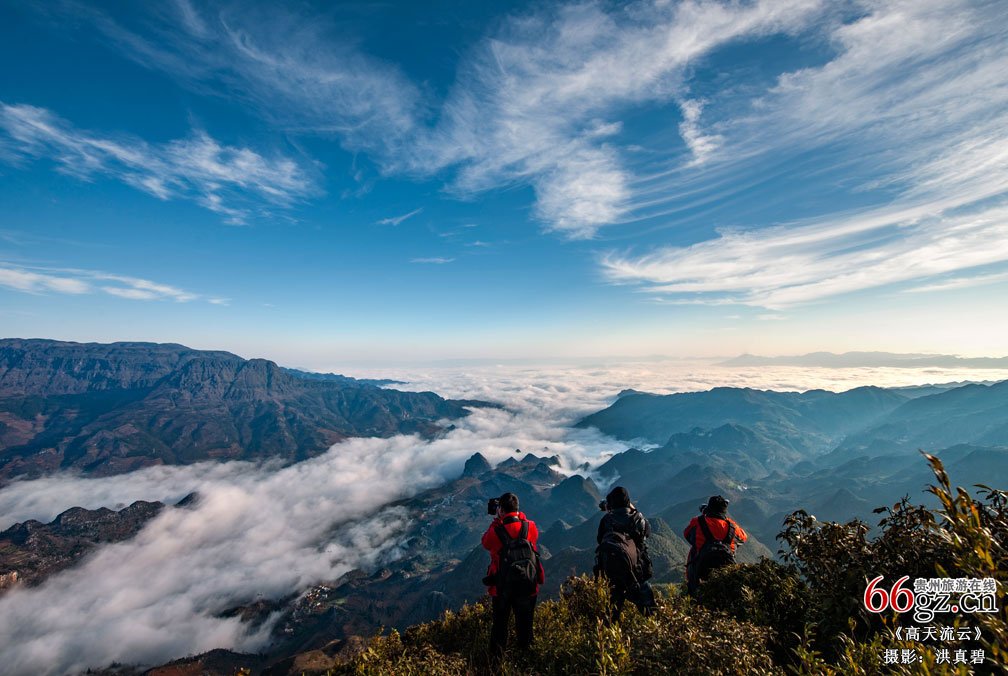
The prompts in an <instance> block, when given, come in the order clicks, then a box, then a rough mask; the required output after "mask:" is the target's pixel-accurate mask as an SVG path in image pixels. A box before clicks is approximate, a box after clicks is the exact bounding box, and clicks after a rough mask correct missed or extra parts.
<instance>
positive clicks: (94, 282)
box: [0, 261, 226, 304]
mask: <svg viewBox="0 0 1008 676" xmlns="http://www.w3.org/2000/svg"><path fill="white" fill-rule="evenodd" d="M0 286H5V287H7V288H9V289H14V290H15V291H24V292H25V293H48V292H55V293H66V294H74V295H81V294H91V293H98V292H101V293H106V294H109V295H111V296H117V297H119V298H127V299H130V300H174V301H177V302H179V303H186V302H189V301H192V300H197V299H199V298H201V296H200V295H199V294H195V293H192V292H189V291H186V290H184V289H180V288H178V287H176V286H171V285H169V284H160V283H158V282H152V281H150V280H147V279H141V278H138V277H129V276H125V275H115V274H109V273H107V272H100V271H97V270H77V269H73V268H42V267H30V266H19V265H15V264H12V263H5V262H3V261H0ZM207 301H208V302H210V303H217V304H222V301H223V302H224V303H226V299H207Z"/></svg>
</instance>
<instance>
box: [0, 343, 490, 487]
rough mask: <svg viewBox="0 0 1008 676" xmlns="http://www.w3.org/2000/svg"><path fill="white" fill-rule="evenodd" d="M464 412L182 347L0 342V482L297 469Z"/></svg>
mask: <svg viewBox="0 0 1008 676" xmlns="http://www.w3.org/2000/svg"><path fill="white" fill-rule="evenodd" d="M472 404H473V402H452V401H447V400H445V399H442V398H441V397H439V396H437V395H436V394H434V393H432V392H400V391H396V390H385V389H381V388H379V387H376V386H374V385H372V384H370V383H367V382H364V381H356V380H354V379H352V378H343V377H334V378H333V379H318V378H305V377H301V376H299V375H297V373H296V372H290V371H286V370H284V369H281V368H280V367H278V366H277V365H276V364H275V363H273V362H271V361H267V360H264V359H249V360H246V359H242V358H241V357H238V356H236V355H233V354H230V353H227V352H209V351H200V350H191V349H189V348H186V347H183V346H181V345H170V344H169V345H160V344H153V343H113V344H110V345H103V344H94V343H90V344H81V343H63V342H58V341H49V340H20V339H12V340H0V481H2V480H3V479H4V478H11V477H13V476H17V475H28V476H37V475H41V474H44V473H47V472H51V471H55V470H59V469H74V470H78V471H81V472H85V473H92V474H103V475H107V474H116V473H121V472H127V471H131V470H133V469H137V468H140V467H145V466H149V465H156V464H180V463H191V462H197V461H200V460H208V459H221V460H230V459H258V458H267V457H279V458H283V459H285V460H301V459H304V458H307V457H311V456H313V455H317V454H318V453H321V452H323V451H324V450H325V449H326V448H328V447H329V446H330V445H331V444H333V443H335V442H336V441H339V440H341V439H345V438H347V437H354V436H381V437H385V436H391V435H394V434H402V433H419V434H422V435H427V436H429V435H433V434H435V433H437V432H438V431H439V429H440V428H439V427H438V424H437V422H438V421H439V420H443V419H451V418H459V417H462V416H464V415H466V413H467V412H466V410H465V408H464V406H465V405H472Z"/></svg>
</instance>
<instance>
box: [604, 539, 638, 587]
mask: <svg viewBox="0 0 1008 676" xmlns="http://www.w3.org/2000/svg"><path fill="white" fill-rule="evenodd" d="M595 553H596V554H597V555H598V568H599V570H600V571H601V572H602V573H603V574H605V576H606V577H607V578H609V579H610V580H612V581H613V582H615V583H617V584H620V585H624V586H628V587H632V586H636V585H637V584H638V583H640V582H641V580H640V579H638V570H639V569H638V565H639V557H638V552H637V544H636V543H635V542H634V541H633V538H632V537H630V536H629V535H627V534H626V533H623V532H620V531H618V530H611V531H609V532H607V533H606V534H605V535H603V536H602V541H601V542H600V543H599V546H598V547H597V548H596V549H595Z"/></svg>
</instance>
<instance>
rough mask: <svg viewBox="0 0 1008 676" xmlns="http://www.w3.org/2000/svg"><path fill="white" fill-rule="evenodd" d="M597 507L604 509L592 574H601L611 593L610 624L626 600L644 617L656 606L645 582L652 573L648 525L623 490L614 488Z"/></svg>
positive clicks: (652, 592) (620, 611)
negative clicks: (611, 609) (593, 572)
mask: <svg viewBox="0 0 1008 676" xmlns="http://www.w3.org/2000/svg"><path fill="white" fill-rule="evenodd" d="M599 507H601V508H602V509H605V510H606V514H605V516H603V517H602V520H601V521H600V522H599V527H598V536H597V537H596V538H595V539H596V541H597V542H598V547H597V548H596V549H595V552H596V563H595V574H596V575H600V574H601V575H604V576H605V577H606V579H607V580H608V581H609V588H610V589H611V590H612V603H613V616H612V619H613V621H614V622H618V621H619V618H620V614H621V613H622V612H623V603H624V601H626V600H627V599H629V600H630V602H631V603H633V604H634V605H636V606H637V609H638V610H640V611H641V613H643V614H644V615H649V614H651V613H652V612H654V610H655V609H656V608H657V607H658V606H657V604H656V603H655V598H654V590H653V589H651V585H650V584H648V582H647V581H648V580H649V579H650V578H651V576H652V575H653V573H654V570H653V567H652V565H651V559H650V557H648V553H647V542H646V540H647V538H648V537H650V536H651V524H649V523H648V520H647V519H645V518H644V515H643V514H641V513H640V512H638V511H637V509H636V508H635V507H634V506H633V503H631V502H630V494H629V493H628V492H627V489H625V488H623V487H622V486H617V487H616V488H614V489H612V491H610V493H609V495H607V496H606V499H605V502H604V503H602V504H600V505H599Z"/></svg>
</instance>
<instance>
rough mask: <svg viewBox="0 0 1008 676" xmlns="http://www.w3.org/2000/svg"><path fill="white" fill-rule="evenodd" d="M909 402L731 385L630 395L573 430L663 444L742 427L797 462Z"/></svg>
mask: <svg viewBox="0 0 1008 676" xmlns="http://www.w3.org/2000/svg"><path fill="white" fill-rule="evenodd" d="M909 399H910V395H908V394H904V393H900V392H896V391H892V390H886V389H883V388H879V387H859V388H856V389H853V390H850V391H848V392H842V393H840V394H837V393H834V392H827V391H825V390H810V391H808V392H801V393H798V392H773V391H769V390H753V389H750V388H744V389H739V388H733V387H717V388H714V389H712V390H709V391H707V392H684V393H681V394H669V395H657V394H645V393H640V392H634V393H629V394H624V396H621V397H620V398H619V399H617V400H616V402H615V403H614V404H613V405H612V406H610V407H609V408H607V409H604V410H602V411H599V412H598V413H594V414H592V415H590V416H588V417H587V418H585V419H584V420H582V421H581V422H579V423H578V426H579V427H596V428H598V429H599V430H601V431H603V432H605V433H606V434H610V435H612V436H614V437H617V438H619V439H645V440H647V441H649V442H651V443H655V444H664V443H666V442H668V441H669V438H670V437H671V436H672V435H673V434H677V433H685V432H691V431H692V430H695V429H696V428H701V429H704V430H712V429H714V428H718V427H721V426H722V425H729V424H734V425H742V426H745V427H748V428H750V429H751V430H752V431H753V432H754V433H756V434H758V435H761V436H763V437H767V438H770V439H772V440H773V441H774V443H775V444H776V445H777V446H778V448H777V449H776V451H775V452H776V453H778V454H781V455H782V457H781V459H782V460H797V459H799V458H801V457H804V456H807V455H808V454H809V453H815V452H821V451H824V450H828V449H829V448H831V447H832V445H833V444H834V443H835V442H836V441H839V440H840V439H842V438H843V437H844V436H846V435H847V434H849V433H851V432H855V431H857V430H860V429H862V428H864V427H865V426H867V425H869V424H871V423H872V422H874V421H876V420H878V419H880V418H881V417H882V416H883V415H885V414H886V413H888V412H889V411H892V410H893V409H895V408H896V407H898V406H899V405H901V404H903V403H904V402H906V401H907V400H909Z"/></svg>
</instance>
